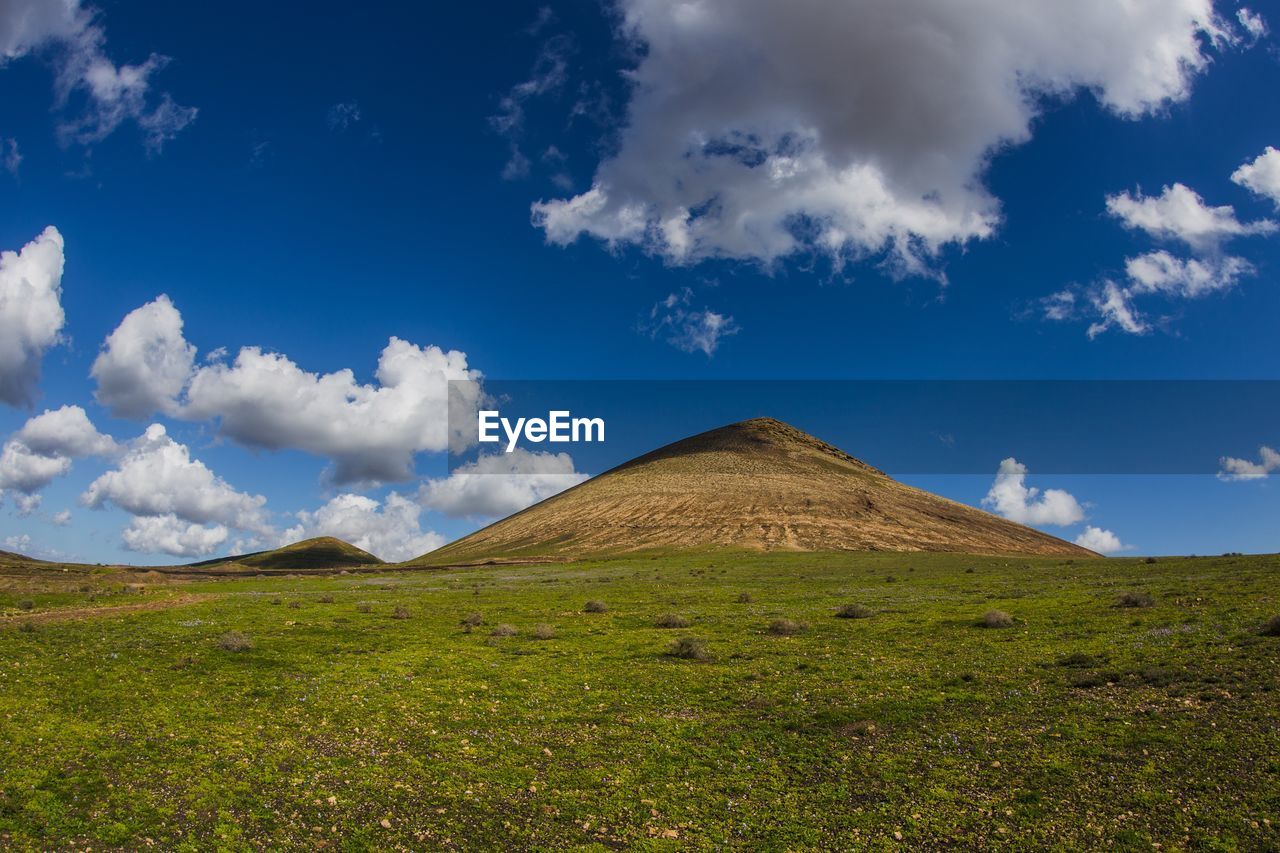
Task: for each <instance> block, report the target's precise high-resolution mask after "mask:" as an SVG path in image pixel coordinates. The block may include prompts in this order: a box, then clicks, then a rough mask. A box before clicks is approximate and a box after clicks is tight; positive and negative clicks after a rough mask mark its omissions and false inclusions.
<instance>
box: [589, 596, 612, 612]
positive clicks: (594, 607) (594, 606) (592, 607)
mask: <svg viewBox="0 0 1280 853" xmlns="http://www.w3.org/2000/svg"><path fill="white" fill-rule="evenodd" d="M608 610H609V607H608V605H606V604H605V603H604V602H603V601H596V600H594V599H592V600H591V601H588V602H587V603H586V604H584V605H582V612H583V613H607V612H608Z"/></svg>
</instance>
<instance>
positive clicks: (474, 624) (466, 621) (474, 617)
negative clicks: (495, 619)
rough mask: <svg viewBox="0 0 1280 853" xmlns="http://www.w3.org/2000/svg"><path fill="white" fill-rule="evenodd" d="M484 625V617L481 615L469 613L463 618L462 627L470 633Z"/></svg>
mask: <svg viewBox="0 0 1280 853" xmlns="http://www.w3.org/2000/svg"><path fill="white" fill-rule="evenodd" d="M483 624H484V616H482V615H480V614H479V613H468V614H467V615H466V616H463V617H462V627H464V628H466V629H467V630H468V631H470V630H471V629H472V628H479V627H480V626H481V625H483Z"/></svg>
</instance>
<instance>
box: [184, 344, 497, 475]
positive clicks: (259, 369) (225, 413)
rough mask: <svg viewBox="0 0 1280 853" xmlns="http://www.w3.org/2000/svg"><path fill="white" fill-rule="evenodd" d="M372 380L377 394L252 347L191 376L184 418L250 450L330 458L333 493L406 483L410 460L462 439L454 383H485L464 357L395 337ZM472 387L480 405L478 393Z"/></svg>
mask: <svg viewBox="0 0 1280 853" xmlns="http://www.w3.org/2000/svg"><path fill="white" fill-rule="evenodd" d="M374 375H375V378H376V379H377V380H378V384H376V385H366V384H361V383H358V382H357V381H356V379H355V375H354V374H353V373H352V372H351V371H350V370H339V371H337V372H335V373H326V374H317V373H310V372H308V371H305V370H303V369H302V368H300V367H298V365H297V364H295V363H294V362H292V361H291V360H289V359H288V358H287V357H286V356H283V355H280V354H277V353H267V352H263V351H262V350H260V349H258V348H257V347H246V348H244V349H242V350H240V353H239V355H237V356H236V360H235V362H234V363H232V364H231V365H226V364H211V365H208V366H205V367H201V368H199V369H198V370H197V371H196V372H195V374H194V376H193V377H192V379H191V384H190V385H189V387H188V388H187V398H186V400H187V402H186V405H185V406H184V407H183V408H182V411H181V416H182V417H184V418H191V419H197V420H203V419H210V418H216V419H217V420H218V424H219V430H220V431H221V433H222V434H223V435H226V436H229V437H230V438H232V439H234V440H236V441H238V442H241V443H242V444H245V445H248V446H250V447H261V448H266V449H269V450H279V449H282V448H297V449H299V450H305V451H307V452H309V453H314V454H316V455H318V456H323V457H326V458H328V459H330V460H332V461H333V463H334V466H335V468H334V472H333V479H334V481H335V482H337V483H352V482H375V481H377V482H385V481H403V480H408V479H410V478H411V477H412V475H413V456H414V454H416V453H419V452H423V451H442V450H446V449H448V448H449V447H450V446H451V444H450V442H451V440H452V439H453V438H455V437H456V436H452V435H451V430H450V426H449V419H448V401H449V393H450V391H449V380H478V379H479V378H480V373H479V372H478V371H475V370H471V369H470V368H468V366H467V356H466V353H462V352H458V351H456V350H450V351H449V352H445V351H444V350H441V349H440V348H439V347H434V346H426V347H419V346H416V345H414V344H411V343H409V342H408V341H404V340H401V339H399V338H394V337H393V338H392V339H391V341H390V343H388V344H387V346H386V348H385V349H383V351H382V355H381V357H380V358H379V359H378V369H377V371H376V373H375V374H374ZM466 384H467V385H469V386H470V387H472V388H474V389H475V392H476V394H477V395H478V393H479V386H478V384H475V383H466ZM457 388H458V386H456V385H455V392H456V391H457ZM471 402H475V401H471ZM463 420H465V419H463ZM471 424H472V426H474V422H473V421H472V422H471Z"/></svg>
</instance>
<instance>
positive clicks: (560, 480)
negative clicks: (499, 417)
mask: <svg viewBox="0 0 1280 853" xmlns="http://www.w3.org/2000/svg"><path fill="white" fill-rule="evenodd" d="M586 479H587V475H586V474H584V473H582V472H581V471H575V470H574V466H573V459H572V458H571V457H570V456H569V454H567V453H534V452H530V451H528V450H525V449H524V448H520V447H517V448H516V449H515V450H513V451H512V452H511V453H498V454H482V455H480V456H478V457H477V458H476V459H475V460H474V461H472V462H468V463H466V464H464V465H459V466H458V467H457V468H456V469H455V470H454V471H453V473H451V474H450V475H449V476H448V477H445V478H443V479H433V480H428V481H427V482H425V483H423V484H422V486H421V488H419V490H418V501H419V502H420V503H421V504H422V505H423V506H425V507H427V508H428V509H432V510H435V511H437V512H441V513H444V514H445V515H449V516H453V517H455V518H479V517H495V516H505V515H510V514H511V513H513V512H519V511H520V510H522V509H524V508H525V507H527V506H531V505H533V504H535V503H537V502H538V501H541V500H546V499H547V498H549V497H551V496H552V495H555V494H559V493H560V492H563V491H564V490H565V489H567V488H570V487H571V486H576V485H577V484H579V483H581V482H583V481H584V480H586Z"/></svg>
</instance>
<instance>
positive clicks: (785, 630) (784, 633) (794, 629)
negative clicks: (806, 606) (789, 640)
mask: <svg viewBox="0 0 1280 853" xmlns="http://www.w3.org/2000/svg"><path fill="white" fill-rule="evenodd" d="M808 627H809V626H808V625H806V624H805V623H803V622H797V621H796V620H794V619H774V620H773V621H772V622H770V623H769V633H770V634H773V635H774V636H775V637H794V636H795V635H796V634H803V633H804V631H805V630H806V629H807V628H808Z"/></svg>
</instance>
